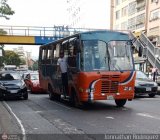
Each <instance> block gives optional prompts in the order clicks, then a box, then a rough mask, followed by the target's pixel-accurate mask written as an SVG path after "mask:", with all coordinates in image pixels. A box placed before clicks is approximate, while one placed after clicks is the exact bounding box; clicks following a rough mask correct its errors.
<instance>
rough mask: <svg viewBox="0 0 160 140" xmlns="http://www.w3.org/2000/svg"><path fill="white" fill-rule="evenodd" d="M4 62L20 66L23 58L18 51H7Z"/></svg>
mask: <svg viewBox="0 0 160 140" xmlns="http://www.w3.org/2000/svg"><path fill="white" fill-rule="evenodd" d="M4 63H5V64H6V65H16V66H19V65H20V64H21V59H20V57H19V55H18V54H17V53H15V52H14V51H9V50H7V51H5V56H4Z"/></svg>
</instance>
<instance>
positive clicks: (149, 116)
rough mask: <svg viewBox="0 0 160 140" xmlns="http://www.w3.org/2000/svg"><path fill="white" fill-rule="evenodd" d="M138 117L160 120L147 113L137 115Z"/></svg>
mask: <svg viewBox="0 0 160 140" xmlns="http://www.w3.org/2000/svg"><path fill="white" fill-rule="evenodd" d="M137 115H139V116H143V117H147V118H152V119H156V120H160V118H159V117H156V116H152V115H150V114H147V113H137Z"/></svg>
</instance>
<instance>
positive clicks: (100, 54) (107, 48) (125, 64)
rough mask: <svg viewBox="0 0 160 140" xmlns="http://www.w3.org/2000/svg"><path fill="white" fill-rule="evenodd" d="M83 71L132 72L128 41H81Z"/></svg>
mask: <svg viewBox="0 0 160 140" xmlns="http://www.w3.org/2000/svg"><path fill="white" fill-rule="evenodd" d="M82 44H83V49H82V56H81V60H82V61H81V68H82V70H83V71H97V70H98V71H103V70H107V71H109V70H132V69H133V61H132V54H131V45H130V44H129V43H128V41H110V42H108V43H106V42H105V41H101V40H83V41H82Z"/></svg>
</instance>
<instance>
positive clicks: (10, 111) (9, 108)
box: [3, 101, 26, 140]
mask: <svg viewBox="0 0 160 140" xmlns="http://www.w3.org/2000/svg"><path fill="white" fill-rule="evenodd" d="M3 104H4V105H5V107H6V108H7V110H8V111H9V113H11V114H12V115H13V116H14V117H15V119H16V120H17V122H18V124H19V126H20V128H21V131H22V135H23V140H26V131H25V129H24V126H23V124H22V121H21V120H20V119H19V118H18V117H17V116H16V114H15V113H14V112H13V111H12V109H11V107H10V106H9V105H8V104H7V103H6V102H5V101H3Z"/></svg>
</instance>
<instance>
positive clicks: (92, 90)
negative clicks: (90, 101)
mask: <svg viewBox="0 0 160 140" xmlns="http://www.w3.org/2000/svg"><path fill="white" fill-rule="evenodd" d="M86 92H87V93H90V92H92V93H93V92H95V88H88V89H86Z"/></svg>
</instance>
